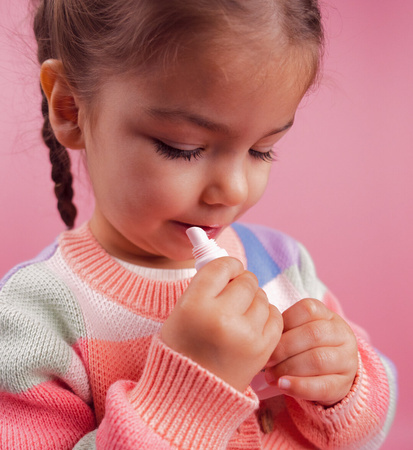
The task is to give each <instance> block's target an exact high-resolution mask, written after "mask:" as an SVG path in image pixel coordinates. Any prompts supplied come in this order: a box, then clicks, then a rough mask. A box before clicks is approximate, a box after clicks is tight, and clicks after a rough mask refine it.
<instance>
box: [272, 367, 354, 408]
mask: <svg viewBox="0 0 413 450" xmlns="http://www.w3.org/2000/svg"><path fill="white" fill-rule="evenodd" d="M351 386H352V382H351V383H348V380H347V378H346V377H345V376H344V375H341V374H333V375H322V376H318V377H291V376H289V377H283V378H280V379H279V380H278V382H277V387H278V389H280V390H281V391H282V393H283V394H285V395H289V396H291V397H295V398H300V399H302V400H308V401H312V402H318V403H320V404H322V405H324V406H331V405H334V404H335V403H338V402H340V401H341V400H343V398H344V397H345V396H346V395H347V394H348V392H349V391H350V389H351Z"/></svg>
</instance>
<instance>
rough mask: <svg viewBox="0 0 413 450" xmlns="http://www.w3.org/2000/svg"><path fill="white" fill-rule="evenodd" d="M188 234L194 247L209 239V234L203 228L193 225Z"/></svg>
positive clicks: (187, 231)
mask: <svg viewBox="0 0 413 450" xmlns="http://www.w3.org/2000/svg"><path fill="white" fill-rule="evenodd" d="M186 234H187V236H188V237H189V240H190V241H191V244H192V245H193V246H194V247H197V246H198V245H203V244H205V243H206V242H208V241H209V238H208V235H207V234H206V233H205V231H204V230H203V229H202V228H199V227H191V228H188V229H187V230H186Z"/></svg>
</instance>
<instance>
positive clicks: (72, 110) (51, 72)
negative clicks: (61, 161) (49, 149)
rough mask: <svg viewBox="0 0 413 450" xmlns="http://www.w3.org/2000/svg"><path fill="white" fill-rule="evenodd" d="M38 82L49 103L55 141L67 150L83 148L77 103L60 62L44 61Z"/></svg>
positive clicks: (55, 60)
mask: <svg viewBox="0 0 413 450" xmlns="http://www.w3.org/2000/svg"><path fill="white" fill-rule="evenodd" d="M40 82H41V85H42V89H43V92H44V93H45V95H46V97H47V101H48V103H49V120H50V124H51V126H52V128H53V131H54V134H55V136H56V139H57V140H58V141H59V142H60V143H61V144H62V145H63V146H64V147H67V148H71V149H83V148H85V142H84V137H83V132H82V130H81V128H80V127H79V106H78V102H77V99H76V97H75V95H74V92H73V90H72V88H71V87H70V86H69V83H68V82H67V80H66V77H65V74H64V71H63V65H62V62H61V61H59V60H57V59H48V60H47V61H45V62H44V63H43V64H42V67H41V71H40Z"/></svg>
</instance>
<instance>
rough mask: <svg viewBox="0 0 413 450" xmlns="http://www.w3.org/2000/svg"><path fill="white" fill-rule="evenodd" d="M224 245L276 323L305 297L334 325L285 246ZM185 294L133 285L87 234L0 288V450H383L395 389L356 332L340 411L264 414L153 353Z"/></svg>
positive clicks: (269, 403)
mask: <svg viewBox="0 0 413 450" xmlns="http://www.w3.org/2000/svg"><path fill="white" fill-rule="evenodd" d="M220 245H221V246H222V247H224V248H226V249H227V251H228V252H229V253H230V254H231V255H232V256H235V257H238V258H239V259H241V261H243V262H244V264H245V266H246V267H248V268H249V269H250V270H252V271H254V272H255V273H256V274H257V276H258V279H259V280H260V284H261V286H262V287H263V288H264V289H265V290H266V292H267V294H268V296H269V299H270V301H272V302H273V303H274V304H276V305H277V306H278V307H279V308H280V309H281V310H285V309H286V308H288V307H289V306H290V305H292V304H293V303H294V302H296V301H298V300H299V299H301V298H303V297H306V296H312V297H315V298H319V299H320V300H322V301H323V302H324V303H325V304H326V305H327V306H328V307H330V308H331V309H333V310H335V311H337V312H339V313H342V311H341V308H340V306H339V304H338V303H337V301H336V300H335V299H334V297H333V296H332V295H331V294H330V293H329V292H328V291H327V290H326V288H325V287H324V285H323V284H322V283H320V282H319V281H318V279H317V277H316V275H315V271H314V267H313V264H312V262H311V259H310V258H309V256H308V254H307V252H306V251H305V249H304V248H303V247H302V246H301V245H300V244H298V243H297V242H295V241H294V240H292V239H291V238H289V237H287V236H285V235H283V234H281V233H278V232H275V231H272V230H269V229H266V228H262V227H253V226H248V227H247V226H243V225H235V226H234V227H233V228H230V229H228V230H226V231H225V232H224V234H223V236H222V238H220ZM189 283H190V278H183V279H178V280H176V279H175V280H154V279H151V278H147V277H145V276H142V275H140V274H137V273H133V272H132V271H129V270H128V269H126V268H125V267H124V266H123V265H121V264H119V263H118V262H117V261H116V260H114V259H113V258H112V257H111V256H110V255H108V254H107V253H106V252H105V251H104V250H103V249H102V248H101V247H100V245H99V244H98V243H97V241H96V240H95V239H94V237H93V236H92V234H91V232H90V230H89V228H88V226H87V225H84V226H82V227H81V228H79V229H78V230H75V231H70V232H65V233H63V234H62V235H61V236H60V238H59V241H58V242H57V243H56V244H54V245H52V246H51V247H49V248H47V249H46V250H45V251H44V252H43V253H42V254H41V255H39V257H38V258H37V259H35V260H33V261H30V262H28V263H25V264H22V265H20V266H19V267H17V268H16V269H14V270H13V271H11V272H10V273H9V274H8V275H7V276H6V277H5V278H4V280H3V281H2V282H1V283H0V289H1V290H0V324H1V333H0V361H1V367H0V443H1V445H0V447H1V449H14V450H15V449H18V450H20V449H42V450H44V449H70V448H77V449H87V448H98V449H170V448H179V449H225V448H230V449H236V448H237V449H261V448H274V449H278V448H280V449H281V448H282V449H300V448H305V449H308V448H362V447H363V448H364V447H365V448H377V447H379V445H380V444H381V442H382V441H383V439H384V437H385V436H386V434H387V432H388V429H389V427H390V424H391V421H392V418H393V416H394V410H395V377H394V371H393V368H392V365H391V363H390V362H389V361H388V360H387V359H386V358H385V357H383V356H382V355H380V354H378V353H377V352H376V351H375V350H374V349H373V348H372V347H371V346H370V345H369V344H368V342H367V341H366V337H365V335H364V334H363V332H362V331H361V330H360V329H358V328H357V327H354V329H355V330H356V332H357V333H358V336H359V354H360V364H359V372H358V374H357V377H356V380H355V382H354V385H353V387H352V389H351V391H350V393H349V394H348V396H347V397H346V398H345V399H344V400H343V401H342V402H340V403H339V404H337V405H335V406H334V407H331V408H324V407H322V406H320V405H317V404H315V403H312V402H306V401H296V400H294V399H292V398H289V397H284V396H279V397H275V398H273V399H270V400H266V401H265V402H262V403H261V404H260V403H259V400H258V398H257V396H256V395H255V393H254V392H253V391H252V389H251V388H248V389H247V391H246V392H244V393H240V392H238V391H236V390H235V389H233V388H232V387H231V386H229V385H227V384H226V383H225V382H223V381H222V380H220V379H219V378H217V377H216V376H214V375H213V374H211V373H209V372H208V371H206V370H205V369H203V368H202V367H200V366H199V365H197V364H196V363H194V362H193V361H191V360H190V359H188V358H185V357H183V356H182V355H180V354H178V353H176V352H174V351H173V350H171V349H170V348H168V347H167V346H166V345H164V344H163V342H162V341H161V340H160V338H159V331H160V329H161V326H162V323H163V322H164V320H165V319H166V318H167V317H168V315H169V314H170V312H171V310H172V309H173V307H174V305H175V303H176V301H177V299H178V298H179V297H180V295H181V294H182V292H183V291H184V290H185V288H186V287H187V286H188V284H189ZM263 411H266V414H267V417H270V419H271V422H272V424H273V427H274V429H273V431H272V432H271V433H268V434H264V433H263V432H262V431H261V429H260V420H259V417H260V416H262V412H263Z"/></svg>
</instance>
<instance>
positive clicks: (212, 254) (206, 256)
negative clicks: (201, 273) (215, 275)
mask: <svg viewBox="0 0 413 450" xmlns="http://www.w3.org/2000/svg"><path fill="white" fill-rule="evenodd" d="M186 234H187V236H188V237H189V240H190V241H191V243H192V245H193V247H194V248H193V249H192V255H193V257H194V258H195V269H196V270H199V269H200V268H201V267H203V266H205V264H207V263H209V262H210V261H212V260H214V259H216V258H220V257H221V256H228V253H227V251H226V250H224V249H223V248H221V247H219V246H218V244H217V243H216V242H215V240H214V239H209V238H208V235H207V234H206V233H205V231H204V230H203V229H202V228H199V227H191V228H188V229H187V230H186Z"/></svg>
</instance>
